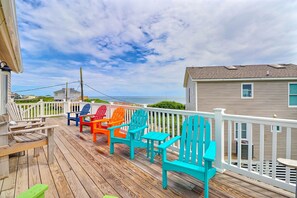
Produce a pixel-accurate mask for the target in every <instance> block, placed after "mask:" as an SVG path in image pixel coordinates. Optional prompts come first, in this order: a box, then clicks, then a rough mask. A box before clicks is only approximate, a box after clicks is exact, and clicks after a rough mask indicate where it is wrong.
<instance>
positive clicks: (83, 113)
mask: <svg viewBox="0 0 297 198" xmlns="http://www.w3.org/2000/svg"><path fill="white" fill-rule="evenodd" d="M90 108H91V105H90V104H86V105H85V106H83V108H82V110H81V111H79V112H68V113H67V124H68V126H69V125H70V121H75V126H78V122H79V116H82V115H87V114H88V113H89V112H90ZM72 113H75V117H72V116H70V115H71V114H72Z"/></svg>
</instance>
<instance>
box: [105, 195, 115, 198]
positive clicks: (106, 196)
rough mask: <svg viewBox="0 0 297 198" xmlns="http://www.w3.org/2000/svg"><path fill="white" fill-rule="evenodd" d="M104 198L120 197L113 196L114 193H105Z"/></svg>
mask: <svg viewBox="0 0 297 198" xmlns="http://www.w3.org/2000/svg"><path fill="white" fill-rule="evenodd" d="M103 198H118V197H116V196H113V195H104V196H103Z"/></svg>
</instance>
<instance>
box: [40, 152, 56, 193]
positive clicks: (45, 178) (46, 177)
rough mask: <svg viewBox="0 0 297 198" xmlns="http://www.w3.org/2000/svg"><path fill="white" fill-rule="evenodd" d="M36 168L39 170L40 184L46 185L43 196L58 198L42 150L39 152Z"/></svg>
mask: <svg viewBox="0 0 297 198" xmlns="http://www.w3.org/2000/svg"><path fill="white" fill-rule="evenodd" d="M38 166H39V170H40V176H41V183H43V184H46V185H48V190H47V191H45V195H46V196H49V197H58V192H57V189H56V186H55V183H54V180H53V177H52V175H51V171H50V169H49V166H48V163H47V161H46V158H45V153H44V150H43V149H41V150H40V155H39V157H38Z"/></svg>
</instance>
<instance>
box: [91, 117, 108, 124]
mask: <svg viewBox="0 0 297 198" xmlns="http://www.w3.org/2000/svg"><path fill="white" fill-rule="evenodd" d="M109 120H110V119H109V118H103V119H100V120H94V121H92V122H91V123H99V122H108V121H109Z"/></svg>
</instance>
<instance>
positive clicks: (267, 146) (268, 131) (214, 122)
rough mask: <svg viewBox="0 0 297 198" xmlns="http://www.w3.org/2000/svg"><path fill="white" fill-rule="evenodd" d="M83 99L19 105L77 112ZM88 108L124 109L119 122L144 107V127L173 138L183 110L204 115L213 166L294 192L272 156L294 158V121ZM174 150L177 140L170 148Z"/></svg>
mask: <svg viewBox="0 0 297 198" xmlns="http://www.w3.org/2000/svg"><path fill="white" fill-rule="evenodd" d="M85 104H86V103H84V102H43V101H40V102H38V103H35V104H19V105H20V106H21V108H23V110H24V116H25V117H26V118H34V117H40V116H49V117H50V116H61V115H65V114H66V113H67V112H70V111H79V110H80V109H81V108H82V106H83V105H85ZM90 104H91V113H95V112H96V110H97V108H98V107H99V106H101V105H106V106H107V117H110V116H111V115H112V112H113V111H114V109H116V108H117V107H123V108H124V109H125V110H126V114H125V123H129V122H130V119H131V116H132V114H133V112H134V111H135V110H136V109H139V108H145V109H146V110H147V111H148V115H149V119H148V129H147V130H146V132H147V131H159V132H166V133H169V134H170V137H171V138H173V137H175V136H177V135H180V133H181V128H182V122H183V120H184V119H185V118H186V117H187V116H189V115H195V114H198V115H201V116H204V117H205V118H206V119H207V120H209V122H210V124H211V129H212V138H213V139H215V141H216V143H217V155H216V161H215V166H216V168H217V169H218V171H221V172H223V171H224V170H229V171H232V172H236V173H239V174H242V175H245V176H247V177H250V178H254V179H256V180H259V181H262V182H265V183H267V184H271V185H274V186H277V187H280V188H283V189H286V190H288V191H291V192H294V190H295V183H296V179H295V178H296V177H295V174H296V171H295V170H293V169H290V168H286V167H283V166H282V165H280V164H278V163H277V158H278V157H284V158H289V159H292V158H293V159H297V152H296V151H297V145H296V144H293V143H292V140H293V139H297V120H288V119H276V118H264V117H254V116H240V115H230V114H225V113H224V109H214V112H210V113H209V112H196V111H184V110H172V109H159V108H150V107H146V106H143V107H139V106H127V105H115V104H100V103H90ZM171 148H172V150H173V151H178V150H179V143H176V144H174V145H173V147H171Z"/></svg>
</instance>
